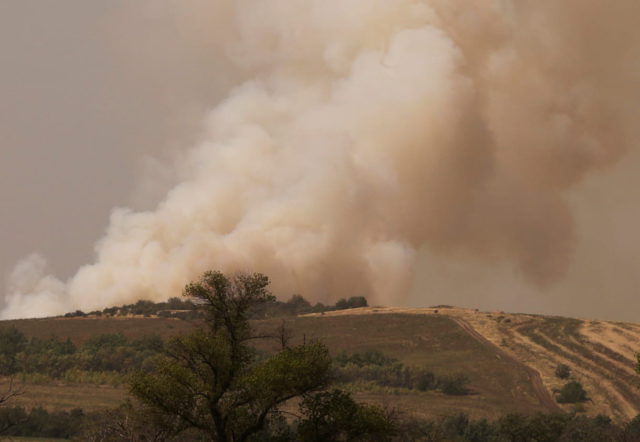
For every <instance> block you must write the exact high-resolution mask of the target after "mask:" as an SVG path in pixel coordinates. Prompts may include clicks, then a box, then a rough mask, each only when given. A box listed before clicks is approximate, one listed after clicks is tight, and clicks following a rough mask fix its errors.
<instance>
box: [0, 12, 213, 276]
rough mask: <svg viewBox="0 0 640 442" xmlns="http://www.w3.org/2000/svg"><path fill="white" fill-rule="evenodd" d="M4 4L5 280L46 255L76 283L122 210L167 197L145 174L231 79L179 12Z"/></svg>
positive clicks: (0, 204)
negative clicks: (114, 213) (22, 262)
mask: <svg viewBox="0 0 640 442" xmlns="http://www.w3.org/2000/svg"><path fill="white" fill-rule="evenodd" d="M127 3H130V2H128V1H123V0H113V1H108V2H103V1H86V0H59V1H55V2H43V1H40V0H5V1H2V2H0V54H1V56H2V59H1V61H0V63H1V68H0V97H1V98H0V211H1V215H0V241H1V244H2V247H1V248H0V273H1V274H2V275H4V276H5V277H6V275H7V273H8V272H10V270H11V268H12V267H13V265H14V264H15V263H16V261H17V260H18V259H20V258H21V257H24V256H25V255H26V254H29V253H32V252H35V251H38V252H41V253H42V254H44V255H45V256H47V257H48V258H49V260H50V264H51V266H52V268H53V271H54V272H55V273H57V274H58V275H60V276H62V277H66V276H70V275H71V274H72V273H73V272H74V271H75V269H76V268H77V267H78V266H79V265H80V264H82V263H86V262H88V261H89V260H90V258H91V255H92V249H93V244H94V242H95V241H96V240H97V239H98V238H99V237H100V236H101V235H102V233H103V230H104V228H105V227H106V225H107V222H108V217H109V212H110V210H111V208H112V207H114V206H122V205H131V204H133V205H135V206H138V207H143V206H147V205H149V204H151V203H153V201H154V200H155V199H156V198H157V197H158V196H159V195H156V194H154V192H157V191H150V190H149V189H150V186H148V185H145V183H141V182H140V180H139V179H137V178H136V177H137V176H139V175H140V173H141V170H142V169H144V168H145V167H147V164H148V163H147V161H146V160H145V158H146V157H148V156H152V157H167V156H168V155H169V154H168V152H169V153H170V152H171V151H172V149H175V148H177V147H179V146H183V145H187V144H189V143H191V142H192V141H193V139H194V138H195V137H196V136H197V134H198V125H199V121H200V116H201V114H202V112H203V110H204V109H205V108H206V107H208V106H210V105H211V104H212V103H213V102H215V100H216V91H215V87H216V84H218V83H220V82H222V80H220V74H219V72H218V73H217V77H216V69H215V65H214V64H213V63H212V59H211V57H206V56H205V54H206V52H207V47H206V43H205V41H204V40H203V39H199V38H198V37H199V36H198V32H199V31H198V30H197V29H196V30H188V31H189V32H190V33H186V34H185V32H184V29H179V23H178V22H177V21H176V20H175V18H174V17H173V16H172V11H171V7H170V6H167V8H166V10H165V11H158V12H157V13H156V14H150V13H149V12H148V10H146V9H143V8H139V9H136V8H134V7H131V6H127V7H126V8H125V7H124V5H125V4H127Z"/></svg>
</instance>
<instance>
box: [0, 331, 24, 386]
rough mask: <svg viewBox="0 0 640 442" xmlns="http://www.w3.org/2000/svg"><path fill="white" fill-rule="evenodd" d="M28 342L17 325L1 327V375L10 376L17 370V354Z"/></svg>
mask: <svg viewBox="0 0 640 442" xmlns="http://www.w3.org/2000/svg"><path fill="white" fill-rule="evenodd" d="M26 342H27V339H26V337H25V336H24V335H23V334H22V333H21V332H20V331H18V329H16V328H15V327H10V328H5V327H3V328H0V375H3V376H9V375H12V374H14V373H15V372H16V370H17V360H16V358H17V355H18V354H19V353H20V352H21V351H22V349H23V348H24V346H25V344H26Z"/></svg>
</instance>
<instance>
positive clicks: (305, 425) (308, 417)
mask: <svg viewBox="0 0 640 442" xmlns="http://www.w3.org/2000/svg"><path fill="white" fill-rule="evenodd" d="M300 410H301V412H302V414H303V415H304V416H305V417H304V419H302V420H301V421H300V422H299V423H298V425H297V433H298V438H297V440H302V441H309V442H316V441H317V442H325V441H327V442H333V441H370V440H376V441H386V440H391V438H392V436H393V435H394V434H395V431H396V429H395V426H394V424H393V423H392V420H391V419H389V417H388V416H386V415H385V414H384V412H383V411H382V410H381V409H379V408H377V407H372V406H369V405H362V404H358V403H357V402H355V401H354V400H353V399H352V398H351V396H350V395H349V394H348V393H345V392H343V391H340V390H332V391H324V392H319V393H316V394H314V395H310V396H307V397H305V399H304V400H303V401H302V403H301V405H300Z"/></svg>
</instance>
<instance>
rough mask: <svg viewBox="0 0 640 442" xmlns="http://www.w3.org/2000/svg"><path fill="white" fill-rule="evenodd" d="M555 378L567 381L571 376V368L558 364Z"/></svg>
mask: <svg viewBox="0 0 640 442" xmlns="http://www.w3.org/2000/svg"><path fill="white" fill-rule="evenodd" d="M555 373H556V377H558V378H560V379H568V378H569V376H571V368H570V367H569V366H568V365H566V364H559V365H558V366H557V367H556V372H555Z"/></svg>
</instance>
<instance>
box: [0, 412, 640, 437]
mask: <svg viewBox="0 0 640 442" xmlns="http://www.w3.org/2000/svg"><path fill="white" fill-rule="evenodd" d="M114 419H117V410H113V411H112V410H108V411H103V412H92V413H84V412H83V410H81V409H74V410H71V411H47V410H45V409H43V408H40V407H38V408H33V409H31V410H28V409H25V408H23V407H4V408H0V430H3V431H2V433H1V434H2V435H4V436H9V437H29V438H64V439H72V440H94V439H93V438H92V437H89V436H90V435H95V434H96V433H100V431H101V428H103V426H104V424H105V422H111V423H112V424H117V422H113V421H114ZM394 422H395V427H396V431H395V433H396V436H395V437H392V439H391V440H393V441H398V442H404V441H430V442H445V441H447V442H501V441H518V442H554V441H567V442H623V441H624V442H632V441H637V440H640V416H638V417H636V418H634V419H632V420H631V421H629V422H626V423H621V424H616V423H614V422H613V421H612V420H611V419H610V418H608V417H606V416H602V415H600V416H595V417H589V416H583V415H579V414H575V413H568V414H536V415H530V416H527V415H523V414H517V413H512V414H507V415H505V416H502V417H501V418H499V419H497V420H494V421H488V420H486V419H480V420H473V419H471V418H469V416H467V415H466V414H464V413H458V414H452V415H448V416H445V417H439V418H436V419H418V418H412V417H408V416H402V415H396V416H395V418H394ZM105 440H107V439H105ZM108 440H112V439H108ZM118 440H120V439H118ZM149 440H151V439H149ZM153 440H156V439H153ZM157 440H163V439H157ZM172 440H173V439H172ZM181 440H184V441H187V440H196V439H190V438H184V437H183V438H181ZM385 440H387V439H385Z"/></svg>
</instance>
